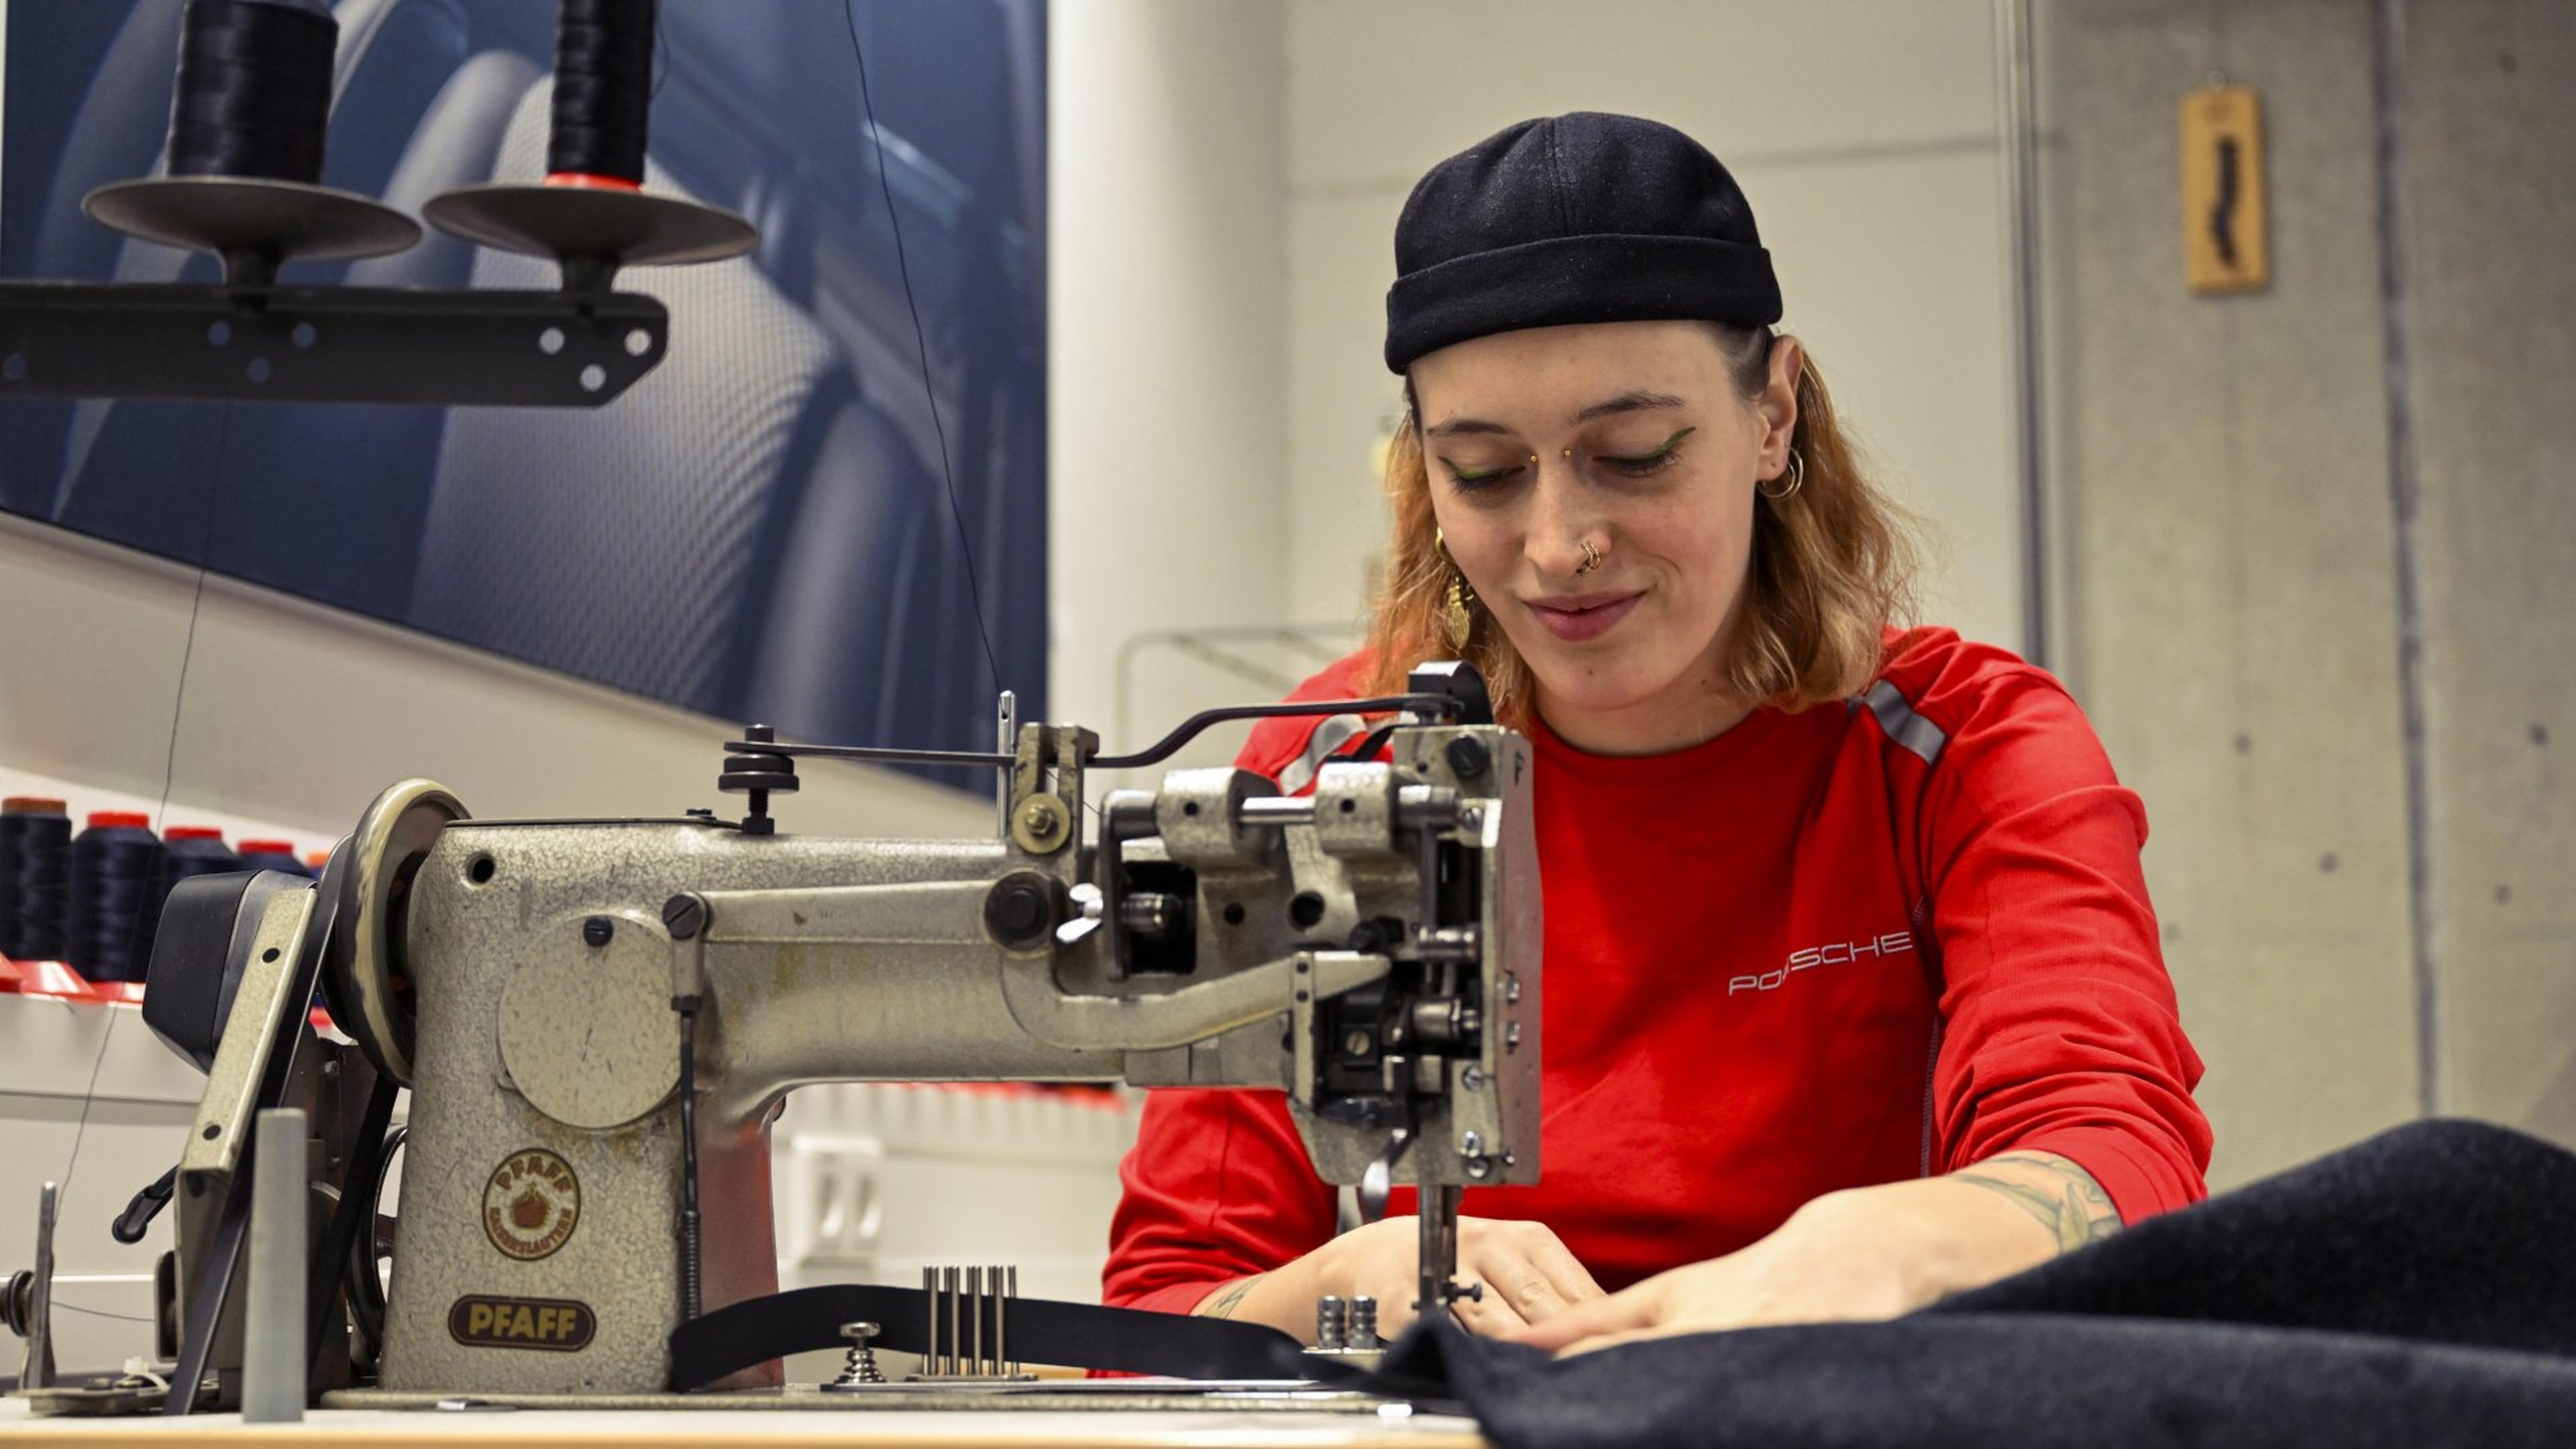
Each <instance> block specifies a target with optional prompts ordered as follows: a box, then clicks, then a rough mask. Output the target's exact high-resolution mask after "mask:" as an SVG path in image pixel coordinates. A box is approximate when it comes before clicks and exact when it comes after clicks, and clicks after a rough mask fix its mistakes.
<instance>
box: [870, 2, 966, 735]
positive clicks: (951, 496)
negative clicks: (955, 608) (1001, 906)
mask: <svg viewBox="0 0 2576 1449" xmlns="http://www.w3.org/2000/svg"><path fill="white" fill-rule="evenodd" d="M851 6H852V0H841V19H842V21H843V22H844V23H846V24H847V25H848V26H849V30H850V54H851V56H852V57H853V58H855V59H856V60H857V61H858V63H859V104H860V105H862V106H864V107H865V108H866V109H867V115H868V139H869V140H870V141H871V142H872V143H874V145H875V147H876V154H877V189H878V190H880V191H882V192H884V193H885V204H886V225H888V226H890V227H892V228H894V265H895V271H896V272H897V274H899V275H900V276H901V277H902V278H903V305H904V306H905V307H907V308H909V309H910V310H911V312H912V344H913V347H914V348H915V349H916V350H917V351H919V353H920V354H921V391H922V395H923V396H924V397H925V398H927V399H928V400H929V402H930V430H931V431H932V432H933V433H935V434H937V435H938V438H939V476H940V479H941V481H942V482H944V483H945V484H946V485H947V488H948V517H949V520H950V521H951V522H953V523H955V524H956V525H957V551H958V553H959V554H960V555H961V556H962V557H963V558H964V559H965V561H966V592H967V596H968V599H969V602H971V603H973V604H974V606H975V637H976V638H978V639H981V640H982V641H983V642H984V668H985V670H986V671H987V672H988V673H990V674H991V675H992V677H993V688H994V689H995V690H997V691H998V690H999V689H1000V688H1001V687H1002V662H1001V660H1000V659H999V658H998V657H997V656H996V655H995V654H994V653H993V635H992V633H991V631H990V630H988V629H986V628H985V627H984V586H983V584H982V582H981V581H979V580H978V579H977V578H976V577H975V545H974V543H973V541H972V540H970V539H969V538H968V537H967V534H966V511H965V510H964V509H963V508H961V507H959V506H958V503H957V473H956V470H955V469H953V468H951V467H950V466H949V464H948V429H947V428H946V427H945V426H943V425H942V424H941V423H940V421H939V394H938V392H937V391H936V390H935V389H933V388H932V387H931V385H930V343H929V341H928V339H927V338H925V337H924V335H923V333H922V330H921V304H920V303H918V302H916V301H914V300H913V296H912V265H911V263H909V262H907V261H905V260H904V254H903V220H902V218H900V217H898V216H896V215H895V210H894V185H893V183H891V182H890V181H888V180H887V179H886V159H885V135H884V133H883V132H882V131H880V130H879V129H878V127H877V103H876V100H875V98H874V97H873V96H871V95H870V94H869V92H868V57H867V52H866V51H865V50H864V49H862V48H861V47H860V45H859V17H858V12H857V11H856V10H854V9H852V8H851Z"/></svg>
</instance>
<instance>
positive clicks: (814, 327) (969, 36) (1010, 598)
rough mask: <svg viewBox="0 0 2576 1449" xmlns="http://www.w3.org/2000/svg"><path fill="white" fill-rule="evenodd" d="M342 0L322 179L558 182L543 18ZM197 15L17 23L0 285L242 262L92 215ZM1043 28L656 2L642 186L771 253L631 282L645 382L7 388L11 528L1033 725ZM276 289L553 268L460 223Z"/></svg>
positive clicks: (977, 18) (697, 681) (896, 738)
mask: <svg viewBox="0 0 2576 1449" xmlns="http://www.w3.org/2000/svg"><path fill="white" fill-rule="evenodd" d="M331 8H332V11H333V13H334V17H335V19H336V20H337V22H338V25H339V44H338V53H337V57H336V60H335V62H334V72H333V77H332V84H333V102H332V109H331V119H330V128H329V135H328V149H327V154H326V159H325V163H324V173H323V180H324V182H325V184H327V185H331V186H335V187H339V188H342V189H345V190H348V191H352V192H356V193H359V194H361V195H365V196H371V197H377V198H380V199H382V200H383V201H385V202H386V203H387V204H389V205H391V206H393V207H395V208H396V209H398V210H401V211H404V212H406V213H409V214H411V215H413V216H415V217H416V216H418V215H419V214H420V211H421V207H422V204H423V203H425V202H426V201H428V200H429V199H430V198H431V197H434V196H437V195H439V194H440V193H442V192H445V191H448V190H451V189H454V188H456V187H460V186H469V185H476V184H480V183H484V182H490V181H496V180H498V181H517V182H533V181H536V180H538V179H539V178H540V176H541V175H542V173H543V171H544V169H545V150H546V140H547V129H548V104H549V97H550V94H551V79H550V70H551V66H552V58H553V47H554V38H555V37H554V17H553V11H554V6H553V5H551V4H548V3H544V0H337V3H336V4H334V5H333V6H332V7H331ZM182 12H183V5H182V0H10V3H9V6H8V16H7V31H6V66H7V74H6V92H5V110H0V275H6V276H8V277H10V278H59V279H77V280H89V281H123V282H169V281H193V282H212V281H215V280H217V279H218V273H217V269H216V266H215V264H214V262H213V261H212V260H211V259H210V258H206V257H202V256H194V255H191V254H189V253H186V252H183V251H178V250H174V249H171V248H167V247H162V246H158V245H153V244H150V243H146V242H141V241H137V240H131V239H128V238H126V237H124V236H122V235H120V234H119V233H117V232H114V231H111V230H109V229H107V228H105V227H102V226H100V225H99V224H97V223H96V222H93V221H91V220H90V219H88V218H87V217H85V216H84V215H82V213H81V208H80V203H81V198H82V197H83V196H84V195H85V194H87V193H88V192H89V191H90V190H92V189H93V188H95V187H97V186H100V185H103V184H105V183H108V182H112V181H117V180H121V179H124V178H127V177H133V176H142V175H150V174H153V173H155V172H156V171H157V170H158V169H159V168H160V166H161V164H162V150H163V145H164V140H165V135H166V131H167V127H168V123H169V115H170V103H171V92H172V86H173V76H174V70H175V59H176V55H177V49H178V41H179V34H180V25H181V17H182ZM1045 44H1046V36H1045V13H1044V5H1043V3H1042V0H846V4H845V0H793V3H790V0H757V3H744V0H662V4H661V7H660V44H659V46H658V49H657V54H656V58H655V65H656V74H655V77H654V82H653V87H654V99H653V106H652V117H651V136H650V146H649V150H648V153H647V177H646V185H647V188H648V189H650V190H655V191H660V192H665V193H667V194H671V195H675V196H685V197H690V198H694V199H697V200H701V201H704V202H708V203H710V204H713V205H716V206H720V207H723V208H726V209H728V210H731V211H734V212H738V213H740V214H741V215H742V216H744V217H746V218H748V219H749V220H750V221H751V222H752V223H753V225H754V226H756V227H757V228H758V229H759V232H760V240H759V244H758V246H757V247H756V249H755V250H754V251H753V252H751V253H750V254H749V255H748V256H745V257H741V258H738V259H735V260H732V261H727V262H720V263H714V264H709V265H704V266H697V267H674V268H664V269H635V270H631V271H629V272H626V273H624V274H622V275H621V276H620V278H619V281H618V285H619V286H621V287H624V288H629V289H633V290H636V291H642V292H647V293H650V294H652V295H654V296H655V297H657V298H659V299H661V300H662V301H663V303H664V304H665V305H666V306H667V307H668V309H669V311H670V315H671V327H670V337H671V343H670V350H669V355H668V357H667V358H666V359H665V360H664V361H663V363H662V364H661V365H660V366H659V367H658V368H656V369H655V370H654V371H653V372H652V373H650V374H649V375H647V376H646V377H645V378H644V379H643V380H642V381H641V382H639V383H638V384H637V385H636V386H635V387H634V388H633V389H631V390H630V391H628V392H627V393H626V394H625V395H624V396H622V397H620V398H618V399H617V400H616V401H615V402H613V403H611V404H609V405H608V406H605V407H601V408H597V409H545V408H452V409H444V408H427V407H397V406H380V405H352V404H328V405H268V404H231V405H218V404H211V403H183V402H158V401H117V400H106V399H89V400H81V401H76V402H72V401H66V402H55V401H44V400H32V399H15V400H11V399H5V398H0V508H5V509H6V510H8V511H9V512H12V513H15V514H19V515H22V516H25V517H29V518H34V519H38V520H42V521H44V522H47V523H51V524H56V525H59V526H61V527H64V528H68V529H74V530H77V531H79V532H81V533H84V534H89V535H92V536H95V537H98V538H103V539H106V540H109V541H112V542H114V543H118V544H123V545H127V546H130V547H133V548H138V549H143V550H147V551H149V552H151V553H154V554H158V555H161V556H164V557H167V558H171V559H175V560H178V561H180V562H182V563H185V564H189V565H198V564H202V565H203V566H205V567H207V568H209V569H211V570H214V571H216V572H219V573H222V574H227V575H231V576H233V577H236V578H240V579H243V580H247V581H249V582H252V583H256V584H260V585H265V586H268V587H271V588H275V589H279V590H283V591H286V592H289V593H292V594H295V595H298V596H301V597H303V598H307V599H310V600H314V601H317V602H319V603H322V604H325V605H329V606H333V607H336V608H340V609H346V610H351V611H354V612H356V613H360V614H365V615H369V616H372V617H375V618H378V619H384V620H389V621H391V622H394V623H397V624H401V625H405V626H408V627H411V628H415V629H419V630H423V631H426V632H428V633H431V634H435V635H438V636H442V637H444V638H447V639H451V640H454V641H457V642H459V643H462V644H466V645H469V646H473V647H475V648H479V649H485V650H490V651H493V652H495V653H498V654H501V655H504V656H507V657H509V658H512V659H516V660H519V661H523V662H525V663H529V664H533V665H537V666H540V667H543V668H547V669H551V670H557V671H561V672H563V673H566V674H570V675H574V676H578V677H580V678H583V679H587V680H591V681H594V682H597V683H600V684H605V685H609V686H612V687H614V688H618V689H622V690H627V691H632V692H634V693H636V694H639V695H644V696H648V697H650V698H653V699H657V700H663V701H667V702H669V703H672V704H676V705H680V706H683V707H686V708H689V709H693V710H698V711H702V712H705V713H707V714H710V715H714V716H717V717H719V718H721V719H724V720H729V721H750V720H755V719H757V720H763V721H767V722H769V723H772V724H774V725H776V726H777V727H778V728H779V729H780V731H781V732H782V735H784V736H787V737H793V738H803V739H822V740H831V741H835V742H843V743H864V744H884V745H900V746H911V747H949V748H968V749H985V748H989V747H990V743H991V739H992V718H993V697H994V692H995V690H996V689H997V688H1009V689H1013V690H1015V691H1017V692H1018V694H1019V696H1020V703H1021V710H1022V713H1023V716H1024V717H1042V713H1043V709H1044V701H1043V698H1042V695H1043V690H1044V687H1045V624H1046V619H1045V597H1046V544H1045V540H1046V474H1045V438H1046V416H1045V384H1046V374H1045V356H1046V339H1045V315H1046V307H1045V302H1046V299H1045V281H1046V276H1045V255H1046V249H1045V196H1046V140H1045V111H1046V107H1045V89H1044V88H1045V73H1046V66H1045ZM861 55H864V57H865V64H866V67H867V71H866V74H867V80H868V88H867V91H866V93H865V94H864V96H863V93H862V88H861V85H860V69H859V66H860V57H861ZM871 107H872V109H873V113H874V118H875V122H876V124H877V127H878V129H877V131H876V132H875V133H873V134H872V133H871V129H870V109H871ZM880 157H882V162H881V161H880ZM280 280H281V281H282V282H285V283H302V284H312V285H327V284H334V283H347V284H353V285H366V286H399V287H431V288H452V287H468V286H470V287H478V288H482V287H497V288H537V289H543V288H550V287H552V286H554V285H555V284H556V273H555V268H554V267H553V265H552V264H551V263H549V262H543V261H538V260H535V259H531V258H525V257H519V256H514V255H509V254H505V253H501V252H497V251H490V250H483V249H478V248H475V247H472V246H470V245H467V244H465V243H463V242H460V241H457V240H455V239H453V238H450V237H447V236H445V235H443V234H441V233H438V232H436V231H435V230H434V229H433V230H431V231H430V232H429V234H428V236H427V238H426V239H425V240H424V241H423V242H422V243H421V244H420V245H419V246H417V247H414V248H412V249H410V250H408V251H405V252H402V253H399V254H396V255H393V256H389V257H379V258H373V259H369V260H364V261H359V262H354V263H346V262H343V263H294V264H290V265H289V266H288V268H287V269H286V271H285V273H284V274H283V275H282V277H281V279H280ZM988 639H989V655H988V644H987V640H988ZM942 778H946V779H948V781H949V782H950V783H954V784H957V785H960V786H970V787H973V788H979V789H980V788H983V787H984V784H985V782H984V781H983V780H981V779H972V780H970V779H967V778H965V777H964V776H963V775H962V774H959V773H956V772H948V773H947V774H945V775H943V777H942Z"/></svg>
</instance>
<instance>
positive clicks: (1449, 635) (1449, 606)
mask: <svg viewBox="0 0 2576 1449" xmlns="http://www.w3.org/2000/svg"><path fill="white" fill-rule="evenodd" d="M1431 542H1432V544H1433V546H1434V547H1436V548H1438V549H1439V550H1440V556H1441V557H1442V558H1443V559H1447V560H1448V563H1449V586H1448V588H1447V589H1446V590H1444V591H1443V595H1442V600H1441V605H1440V634H1441V637H1442V638H1444V639H1447V640H1448V641H1449V647H1450V648H1451V649H1452V650H1454V651H1456V652H1458V653H1461V654H1463V653H1465V652H1466V650H1467V640H1468V637H1469V636H1470V635H1472V634H1474V633H1475V631H1476V616H1475V615H1474V614H1473V613H1470V612H1469V610H1471V609H1472V608H1473V607H1474V606H1475V603H1476V586H1475V585H1473V584H1471V583H1468V582H1467V571H1466V570H1464V569H1462V568H1460V567H1458V561H1457V560H1456V559H1454V558H1450V557H1449V536H1448V535H1447V534H1446V533H1443V532H1441V531H1440V530H1439V529H1436V528H1435V529H1433V530H1432V531H1431Z"/></svg>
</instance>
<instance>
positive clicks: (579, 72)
mask: <svg viewBox="0 0 2576 1449" xmlns="http://www.w3.org/2000/svg"><path fill="white" fill-rule="evenodd" d="M659 10H660V6H659V4H658V3H657V0H563V8H562V10H561V11H560V12H559V15H558V18H557V20H556V25H555V95H554V132H553V135H552V138H551V139H550V140H549V141H548V143H547V146H546V172H547V174H548V175H553V176H562V175H577V176H604V177H609V178H612V179H614V180H618V181H625V182H631V183H633V184H635V185H639V186H640V185H642V184H643V182H644V143H645V136H646V129H647V124H648V120H649V117H650V116H651V113H652V108H653V36H654V33H655V31H654V27H655V25H656V24H657V23H658V20H659Z"/></svg>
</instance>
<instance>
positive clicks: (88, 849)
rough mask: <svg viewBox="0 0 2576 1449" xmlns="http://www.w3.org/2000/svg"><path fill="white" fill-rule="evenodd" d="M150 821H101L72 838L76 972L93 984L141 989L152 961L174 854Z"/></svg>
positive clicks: (70, 925) (70, 930) (71, 932)
mask: <svg viewBox="0 0 2576 1449" xmlns="http://www.w3.org/2000/svg"><path fill="white" fill-rule="evenodd" d="M146 818H148V817H144V816H140V815H134V816H127V815H98V816H93V817H91V823H90V827H89V828H88V829H87V830H84V831H82V832H81V833H80V834H79V835H77V836H74V837H73V838H72V848H71V871H70V876H71V910H70V914H69V917H68V920H67V922H66V926H67V935H68V937H69V940H68V941H67V942H66V944H67V945H68V946H69V947H70V956H69V960H70V961H71V963H72V969H73V970H75V971H78V972H79V973H80V974H81V975H82V976H83V977H84V978H86V979H88V980H91V981H140V980H142V979H143V968H144V966H145V965H146V964H147V963H148V962H149V961H150V960H151V952H152V927H153V924H154V923H153V920H152V915H153V914H154V913H155V912H156V911H157V909H158V907H159V906H160V904H161V897H162V895H163V894H164V893H165V892H166V891H167V890H168V889H169V886H168V881H169V874H168V872H169V852H168V850H167V849H165V848H164V847H163V846H162V844H161V838H160V837H159V836H157V835H154V834H153V833H152V830H151V827H149V826H147V825H145V824H143V823H141V822H142V821H143V820H144V819H146Z"/></svg>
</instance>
